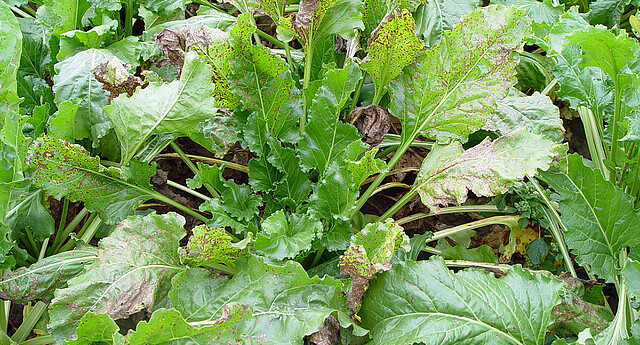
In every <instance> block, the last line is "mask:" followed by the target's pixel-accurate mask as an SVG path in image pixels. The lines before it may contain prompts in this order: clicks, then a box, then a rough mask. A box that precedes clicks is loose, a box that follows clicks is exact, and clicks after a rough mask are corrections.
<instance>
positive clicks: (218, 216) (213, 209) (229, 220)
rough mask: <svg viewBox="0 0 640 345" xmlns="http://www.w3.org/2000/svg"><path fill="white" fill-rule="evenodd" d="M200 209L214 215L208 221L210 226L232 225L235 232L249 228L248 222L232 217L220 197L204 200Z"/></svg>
mask: <svg viewBox="0 0 640 345" xmlns="http://www.w3.org/2000/svg"><path fill="white" fill-rule="evenodd" d="M199 209H200V211H203V212H210V213H211V215H212V217H211V221H209V222H208V223H207V226H209V227H226V226H228V227H230V228H232V229H233V231H234V232H235V233H241V232H242V231H244V230H245V229H246V228H247V223H248V222H240V221H238V220H236V219H234V218H233V217H231V216H230V215H229V214H228V213H227V212H226V211H225V210H224V209H223V208H222V205H221V204H220V199H219V198H212V199H211V200H209V201H205V202H203V203H202V204H201V205H200V207H199Z"/></svg>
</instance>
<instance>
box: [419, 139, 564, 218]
mask: <svg viewBox="0 0 640 345" xmlns="http://www.w3.org/2000/svg"><path fill="white" fill-rule="evenodd" d="M556 149H557V145H556V144H554V143H553V142H552V141H551V140H550V139H548V138H546V137H543V136H540V135H536V134H531V133H529V132H528V131H527V130H525V129H520V130H516V131H514V132H511V133H509V134H507V135H504V136H502V137H500V138H498V139H496V140H495V141H494V142H491V140H490V139H489V138H486V139H485V140H484V141H483V142H481V143H480V144H478V145H476V146H474V147H472V148H470V149H469V150H466V151H465V150H464V149H463V148H462V144H460V143H459V142H453V143H451V144H448V145H436V146H435V147H434V148H433V150H432V151H431V152H429V154H428V155H427V157H426V158H425V159H424V161H423V162H422V167H421V168H420V171H419V172H418V176H417V177H416V181H415V184H414V187H413V188H414V189H417V190H418V193H419V194H420V197H421V198H422V203H424V204H425V205H427V206H428V207H430V208H434V209H437V208H438V206H439V205H449V204H461V203H463V202H464V201H465V200H467V193H468V192H469V191H472V192H473V193H474V194H475V195H477V196H494V195H498V194H501V193H504V192H506V191H507V190H508V189H509V187H510V185H511V184H512V183H513V182H515V181H517V180H518V179H520V178H523V177H524V176H525V175H534V174H535V173H536V169H538V168H540V169H542V170H547V169H548V168H549V164H550V163H551V161H552V160H553V158H554V156H555V154H556V152H555V151H556Z"/></svg>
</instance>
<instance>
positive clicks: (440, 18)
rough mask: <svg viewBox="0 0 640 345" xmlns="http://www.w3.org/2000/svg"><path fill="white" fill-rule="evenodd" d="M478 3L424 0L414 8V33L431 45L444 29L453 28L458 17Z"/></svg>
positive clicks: (473, 0) (455, 0)
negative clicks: (415, 26) (421, 4)
mask: <svg viewBox="0 0 640 345" xmlns="http://www.w3.org/2000/svg"><path fill="white" fill-rule="evenodd" d="M478 5H479V2H478V1H477V0H464V1H460V0H426V1H424V5H423V6H420V7H418V9H417V10H416V14H415V19H416V25H417V28H416V33H417V34H418V36H422V37H423V38H424V42H425V43H426V45H427V47H433V46H434V45H436V44H438V42H440V38H442V35H443V34H444V32H445V30H451V29H453V26H454V25H456V24H458V22H459V21H460V18H462V17H463V16H465V15H466V14H468V13H469V12H473V11H474V10H475V9H476V8H477V7H478Z"/></svg>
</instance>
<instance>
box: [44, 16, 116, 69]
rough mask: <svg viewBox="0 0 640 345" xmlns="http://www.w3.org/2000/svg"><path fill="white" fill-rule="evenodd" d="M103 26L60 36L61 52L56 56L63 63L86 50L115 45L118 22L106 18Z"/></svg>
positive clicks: (68, 32) (69, 32)
mask: <svg viewBox="0 0 640 345" xmlns="http://www.w3.org/2000/svg"><path fill="white" fill-rule="evenodd" d="M105 19H106V20H105V21H104V23H103V24H102V25H98V26H95V27H93V28H91V30H89V31H84V30H72V31H67V32H65V33H63V34H61V35H60V50H59V51H58V54H57V55H56V58H57V59H58V61H62V60H64V59H66V58H67V57H69V56H72V55H74V54H76V53H78V52H80V51H83V50H86V49H91V48H94V49H98V48H102V47H103V46H106V45H108V44H110V43H113V41H114V40H115V37H114V36H115V35H116V29H117V27H118V21H117V20H115V19H109V18H108V17H106V16H105Z"/></svg>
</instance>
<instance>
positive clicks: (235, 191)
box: [220, 180, 262, 221]
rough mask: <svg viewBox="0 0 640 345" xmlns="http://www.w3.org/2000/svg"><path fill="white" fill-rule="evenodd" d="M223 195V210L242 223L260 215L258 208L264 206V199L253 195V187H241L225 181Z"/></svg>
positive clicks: (244, 185)
mask: <svg viewBox="0 0 640 345" xmlns="http://www.w3.org/2000/svg"><path fill="white" fill-rule="evenodd" d="M220 192H221V194H222V197H221V199H222V201H221V204H222V209H223V210H224V211H225V212H227V213H228V214H229V215H231V216H232V217H235V218H237V219H238V220H240V221H243V220H244V221H250V220H251V219H252V218H253V217H254V216H256V215H258V212H259V210H258V207H260V206H261V205H262V198H261V197H260V196H259V195H257V194H252V191H251V187H249V186H248V185H246V184H243V185H239V184H236V183H235V182H234V181H228V180H227V181H225V182H224V189H223V190H221V191H220Z"/></svg>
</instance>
